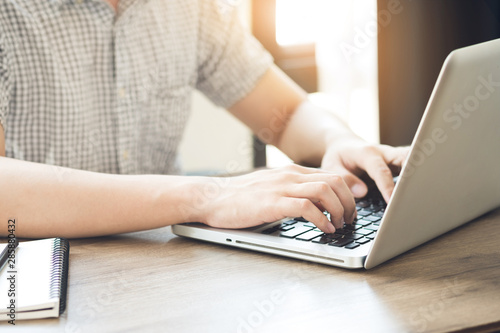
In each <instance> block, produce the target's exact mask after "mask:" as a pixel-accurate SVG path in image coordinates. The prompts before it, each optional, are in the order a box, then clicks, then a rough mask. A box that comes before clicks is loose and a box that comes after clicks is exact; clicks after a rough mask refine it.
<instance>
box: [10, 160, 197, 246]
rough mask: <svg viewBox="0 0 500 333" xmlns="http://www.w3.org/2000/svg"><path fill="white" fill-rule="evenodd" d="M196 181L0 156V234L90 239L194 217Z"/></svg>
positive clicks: (185, 220) (155, 226) (195, 179)
mask: <svg viewBox="0 0 500 333" xmlns="http://www.w3.org/2000/svg"><path fill="white" fill-rule="evenodd" d="M198 182H201V178H194V177H193V178H191V177H181V176H159V175H141V176H125V175H109V174H100V173H95V172H88V171H81V170H74V169H67V168H61V167H56V166H49V165H43V164H38V163H31V162H25V161H19V160H14V159H10V158H5V157H0V184H2V186H1V187H0V225H1V226H3V227H1V228H0V235H6V234H7V221H8V219H9V218H15V219H16V235H17V236H18V237H53V236H63V237H89V236H98V235H109V234H115V233H122V232H131V231H138V230H145V229H152V228H158V227H163V226H166V225H170V224H174V223H179V222H188V221H194V220H196V219H197V218H198V216H197V214H196V209H195V207H196V206H195V202H194V201H193V200H194V199H193V198H194V196H193V195H192V194H193V192H195V189H196V187H197V186H199V185H198Z"/></svg>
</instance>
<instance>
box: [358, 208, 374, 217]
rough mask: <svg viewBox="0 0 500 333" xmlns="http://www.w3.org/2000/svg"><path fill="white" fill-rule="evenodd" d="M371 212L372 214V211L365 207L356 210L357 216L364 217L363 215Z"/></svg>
mask: <svg viewBox="0 0 500 333" xmlns="http://www.w3.org/2000/svg"><path fill="white" fill-rule="evenodd" d="M371 214H372V212H371V211H369V210H366V209H361V210H358V216H362V217H365V216H368V215H371Z"/></svg>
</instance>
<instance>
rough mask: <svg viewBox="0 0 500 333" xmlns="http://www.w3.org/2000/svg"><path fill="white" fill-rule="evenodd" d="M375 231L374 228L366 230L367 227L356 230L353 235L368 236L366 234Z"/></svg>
mask: <svg viewBox="0 0 500 333" xmlns="http://www.w3.org/2000/svg"><path fill="white" fill-rule="evenodd" d="M371 233H373V230H366V229H364V228H363V229H359V230H356V231H355V232H354V233H353V235H363V236H366V235H369V234H371Z"/></svg>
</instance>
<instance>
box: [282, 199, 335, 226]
mask: <svg viewBox="0 0 500 333" xmlns="http://www.w3.org/2000/svg"><path fill="white" fill-rule="evenodd" d="M283 199H284V200H280V201H279V203H278V205H280V209H281V210H282V211H283V214H284V215H286V216H292V217H293V216H302V217H303V218H305V219H306V220H308V221H310V222H312V223H314V224H315V225H316V226H317V227H318V228H319V229H320V230H321V231H323V232H326V233H334V232H335V230H336V229H335V226H334V225H333V224H332V223H331V222H330V220H328V218H327V217H326V216H325V214H323V212H321V211H320V210H319V209H318V207H316V206H315V205H314V204H313V203H312V202H311V200H309V199H304V198H290V197H288V198H283Z"/></svg>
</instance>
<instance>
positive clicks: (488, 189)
mask: <svg viewBox="0 0 500 333" xmlns="http://www.w3.org/2000/svg"><path fill="white" fill-rule="evenodd" d="M499 144H500V39H497V40H493V41H489V42H485V43H481V44H477V45H473V46H469V47H465V48H461V49H457V50H455V51H453V52H451V53H450V55H449V56H448V57H447V59H446V61H445V62H444V65H443V67H442V69H441V72H440V74H439V77H438V79H437V82H436V84H435V86H434V89H433V91H432V94H431V97H430V99H429V102H428V104H427V107H426V110H425V113H424V115H423V117H422V120H421V122H420V125H419V127H418V130H417V133H416V135H415V137H414V139H413V142H412V145H411V150H410V153H409V155H408V158H407V160H406V163H405V164H404V166H403V168H402V171H401V173H400V175H399V179H398V181H397V183H396V186H395V189H394V192H393V195H392V197H391V199H390V201H389V202H388V203H387V205H386V204H385V202H384V201H383V200H382V199H381V198H380V196H379V195H377V194H375V195H373V196H371V195H370V196H369V197H367V198H364V199H363V200H357V203H356V206H357V210H358V218H357V221H356V222H355V223H354V224H353V226H346V227H344V228H343V229H340V230H338V231H337V232H336V233H335V234H324V233H322V232H321V231H320V230H319V229H317V228H316V227H315V226H314V225H313V224H312V223H311V222H308V221H306V220H304V219H303V218H300V217H299V218H288V219H283V220H280V221H276V222H273V223H268V224H265V225H261V226H258V227H253V228H248V229H240V230H230V229H216V228H211V227H208V226H206V225H203V224H200V223H185V224H179V225H174V226H172V231H173V232H174V233H175V234H176V235H179V236H184V237H188V238H194V239H199V240H204V241H209V242H214V243H219V244H225V245H230V246H235V247H239V248H244V249H249V250H255V251H260V252H266V253H271V254H276V255H281V256H286V257H292V258H298V259H303V260H308V261H312V262H317V263H322V264H327V265H333V266H339V267H345V268H351V269H356V268H363V267H364V268H365V269H370V268H373V267H375V266H377V265H379V264H381V263H383V262H385V261H387V260H389V259H391V258H393V257H395V256H398V255H400V254H402V253H404V252H406V251H408V250H410V249H413V248H415V247H416V246H419V245H421V244H423V243H425V242H427V241H429V240H431V239H433V238H436V237H438V236H440V235H442V234H444V233H446V232H448V231H450V230H452V229H454V228H457V227H458V226H460V225H463V224H465V223H467V222H469V221H471V220H473V219H474V218H476V217H478V216H480V215H483V214H484V213H486V212H488V211H490V210H493V209H494V208H496V207H498V206H500V147H499Z"/></svg>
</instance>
